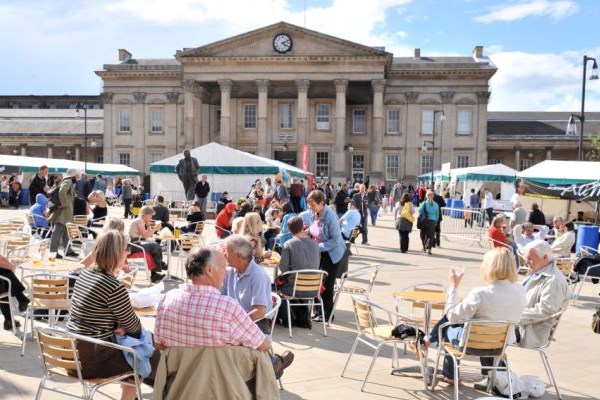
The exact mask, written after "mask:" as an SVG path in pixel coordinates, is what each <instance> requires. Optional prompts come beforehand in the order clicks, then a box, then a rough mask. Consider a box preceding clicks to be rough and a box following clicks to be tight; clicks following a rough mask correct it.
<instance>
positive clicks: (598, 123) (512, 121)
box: [487, 111, 600, 140]
mask: <svg viewBox="0 0 600 400" xmlns="http://www.w3.org/2000/svg"><path fill="white" fill-rule="evenodd" d="M571 114H574V113H570V112H541V111H535V112H527V111H524V112H514V111H508V112H502V111H496V112H488V123H487V133H488V139H491V140H493V139H505V138H507V137H514V136H520V137H528V136H530V137H536V138H540V139H541V138H542V137H557V138H565V139H566V138H568V137H567V136H566V134H565V132H566V129H567V123H568V121H569V117H570V116H571ZM575 121H576V123H577V129H578V130H579V122H578V121H579V120H578V119H575ZM585 133H586V135H588V134H593V135H598V134H599V133H600V113H599V112H589V113H586V114H585Z"/></svg>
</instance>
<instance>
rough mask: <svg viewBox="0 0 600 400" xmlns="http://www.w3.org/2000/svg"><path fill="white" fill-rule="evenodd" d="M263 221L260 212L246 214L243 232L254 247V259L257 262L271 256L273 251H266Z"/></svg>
mask: <svg viewBox="0 0 600 400" xmlns="http://www.w3.org/2000/svg"><path fill="white" fill-rule="evenodd" d="M262 230H263V222H262V219H261V218H260V214H258V213H255V212H250V213H248V214H246V215H245V216H244V226H243V228H242V234H243V235H244V236H246V238H247V239H248V240H250V242H252V245H253V247H254V259H255V261H256V262H257V263H260V262H262V261H263V259H264V258H269V257H271V252H266V253H265V252H264V250H263V238H262Z"/></svg>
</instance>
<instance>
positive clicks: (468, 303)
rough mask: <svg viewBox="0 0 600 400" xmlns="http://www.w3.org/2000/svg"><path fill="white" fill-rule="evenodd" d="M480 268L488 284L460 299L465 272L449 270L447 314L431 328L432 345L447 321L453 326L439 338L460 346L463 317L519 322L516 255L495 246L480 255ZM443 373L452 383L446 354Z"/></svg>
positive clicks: (522, 299)
mask: <svg viewBox="0 0 600 400" xmlns="http://www.w3.org/2000/svg"><path fill="white" fill-rule="evenodd" d="M480 271H481V278H482V280H483V281H484V282H485V283H486V284H487V286H481V287H477V288H474V289H473V290H471V291H470V292H469V294H468V295H467V296H465V298H464V299H463V300H462V301H457V292H458V286H459V285H460V282H461V280H462V277H463V275H464V272H462V273H456V272H455V271H451V273H450V290H449V292H448V298H447V302H446V314H445V315H444V317H442V319H441V320H440V321H439V322H438V323H437V325H436V326H435V327H434V328H433V329H432V331H431V337H430V339H429V342H430V343H431V344H432V345H434V346H436V345H437V343H439V340H440V338H439V337H438V334H439V332H438V331H439V329H438V328H439V326H440V325H442V324H444V323H446V322H450V323H452V324H455V325H452V326H448V327H446V328H444V329H443V332H442V335H443V338H442V339H444V340H447V341H449V342H450V343H452V345H453V346H454V347H456V348H460V347H462V346H463V344H464V343H463V333H464V325H462V323H463V322H464V321H465V320H468V319H480V320H490V321H510V322H514V323H517V322H518V321H519V319H520V317H521V313H522V311H523V309H524V308H525V301H526V300H525V288H524V287H523V286H522V285H520V284H519V283H517V279H518V275H517V268H516V266H515V258H514V256H513V254H512V252H511V251H510V249H507V248H503V247H498V248H495V249H493V250H490V251H488V252H487V253H486V254H485V255H484V256H483V262H482V264H481V270H480ZM511 334H513V332H511ZM513 341H514V338H513ZM425 347H427V344H426V345H425ZM482 355H483V354H482ZM442 374H443V375H444V379H443V381H445V382H446V383H450V384H453V383H454V380H453V379H454V364H453V363H452V358H451V357H449V356H446V357H445V358H444V367H443V370H442Z"/></svg>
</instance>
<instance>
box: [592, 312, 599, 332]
mask: <svg viewBox="0 0 600 400" xmlns="http://www.w3.org/2000/svg"><path fill="white" fill-rule="evenodd" d="M592 330H593V331H594V333H600V307H598V308H597V309H596V312H595V313H594V315H593V316H592Z"/></svg>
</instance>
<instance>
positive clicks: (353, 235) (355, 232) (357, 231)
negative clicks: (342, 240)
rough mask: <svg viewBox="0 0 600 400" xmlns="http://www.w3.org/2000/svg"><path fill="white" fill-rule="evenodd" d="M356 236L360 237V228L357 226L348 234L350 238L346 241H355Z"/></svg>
mask: <svg viewBox="0 0 600 400" xmlns="http://www.w3.org/2000/svg"><path fill="white" fill-rule="evenodd" d="M358 235H360V228H359V227H358V226H357V227H355V228H354V229H352V232H350V238H349V239H348V240H353V239H356V238H357V237H358Z"/></svg>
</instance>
